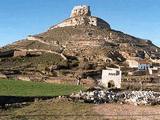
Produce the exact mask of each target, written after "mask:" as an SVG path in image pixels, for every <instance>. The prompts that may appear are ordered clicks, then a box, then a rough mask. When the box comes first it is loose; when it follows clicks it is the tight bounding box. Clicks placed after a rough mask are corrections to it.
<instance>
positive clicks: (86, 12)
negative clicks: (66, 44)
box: [50, 5, 110, 29]
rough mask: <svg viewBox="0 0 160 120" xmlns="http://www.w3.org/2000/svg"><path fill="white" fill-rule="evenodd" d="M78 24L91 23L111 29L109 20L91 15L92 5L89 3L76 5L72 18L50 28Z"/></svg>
mask: <svg viewBox="0 0 160 120" xmlns="http://www.w3.org/2000/svg"><path fill="white" fill-rule="evenodd" d="M78 25H91V26H97V27H101V28H107V29H110V25H109V24H108V23H107V22H105V21H104V20H102V19H100V18H98V17H94V16H91V11H90V7H89V6H87V5H80V6H75V7H74V8H73V9H72V11H71V15H70V18H68V19H66V20H64V21H63V22H61V23H59V24H57V25H54V26H52V27H51V28H50V29H54V28H58V27H67V26H78Z"/></svg>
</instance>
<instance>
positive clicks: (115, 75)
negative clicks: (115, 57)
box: [101, 68, 122, 88]
mask: <svg viewBox="0 0 160 120" xmlns="http://www.w3.org/2000/svg"><path fill="white" fill-rule="evenodd" d="M121 77H122V76H121V70H120V69H118V68H107V69H106V70H102V81H101V82H102V85H103V86H104V87H106V88H121Z"/></svg>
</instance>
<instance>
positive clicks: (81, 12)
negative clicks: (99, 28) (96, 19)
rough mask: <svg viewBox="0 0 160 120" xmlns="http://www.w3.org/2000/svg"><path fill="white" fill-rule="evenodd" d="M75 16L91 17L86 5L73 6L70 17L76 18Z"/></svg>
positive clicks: (88, 7)
mask: <svg viewBox="0 0 160 120" xmlns="http://www.w3.org/2000/svg"><path fill="white" fill-rule="evenodd" d="M77 16H91V11H90V6H87V5H80V6H75V7H74V8H73V9H72V12H71V16H70V17H77Z"/></svg>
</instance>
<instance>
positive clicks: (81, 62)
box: [0, 6, 160, 80]
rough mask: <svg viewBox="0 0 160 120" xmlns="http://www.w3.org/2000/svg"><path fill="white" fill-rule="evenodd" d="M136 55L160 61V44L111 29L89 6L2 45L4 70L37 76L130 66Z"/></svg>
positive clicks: (0, 66) (0, 65) (0, 58)
mask: <svg viewBox="0 0 160 120" xmlns="http://www.w3.org/2000/svg"><path fill="white" fill-rule="evenodd" d="M134 58H136V59H137V58H139V59H145V60H149V61H150V62H156V61H159V59H160V48H159V47H157V46H156V45H154V44H153V43H152V42H151V41H150V40H145V39H140V38H137V37H134V36H131V35H128V34H125V33H123V32H120V31H116V30H113V29H111V27H110V25H109V24H108V23H107V22H106V21H104V20H102V19H100V18H98V17H93V16H91V11H90V8H89V7H88V6H77V7H75V8H74V9H73V10H72V13H71V17H70V18H68V19H66V20H64V21H63V22H61V23H59V24H57V25H54V26H52V27H51V28H49V29H48V30H47V31H46V32H44V33H40V34H36V35H29V36H28V37H27V38H26V39H24V40H20V41H17V42H15V43H13V44H10V45H7V46H4V47H2V48H0V71H1V73H2V74H4V75H7V76H9V77H12V76H16V77H18V78H19V77H22V76H23V79H26V77H27V79H33V80H45V78H46V76H47V77H48V76H50V77H64V76H68V77H71V78H74V77H75V76H76V75H77V74H80V73H81V72H82V71H83V72H85V71H87V72H88V71H98V70H102V69H104V68H105V67H106V66H119V67H122V68H123V67H127V66H128V63H127V62H126V61H127V60H128V59H134ZM87 75H88V74H87ZM87 75H86V76H87ZM24 76H25V77H24ZM28 76H29V77H28ZM39 76H41V77H39ZM86 76H85V77H86Z"/></svg>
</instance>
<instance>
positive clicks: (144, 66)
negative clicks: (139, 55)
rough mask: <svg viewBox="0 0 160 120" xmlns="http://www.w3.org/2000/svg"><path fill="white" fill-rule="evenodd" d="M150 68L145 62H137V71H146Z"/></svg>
mask: <svg viewBox="0 0 160 120" xmlns="http://www.w3.org/2000/svg"><path fill="white" fill-rule="evenodd" d="M150 66H151V65H150V63H149V62H147V61H145V60H141V61H139V62H138V70H148V69H149V68H150Z"/></svg>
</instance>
